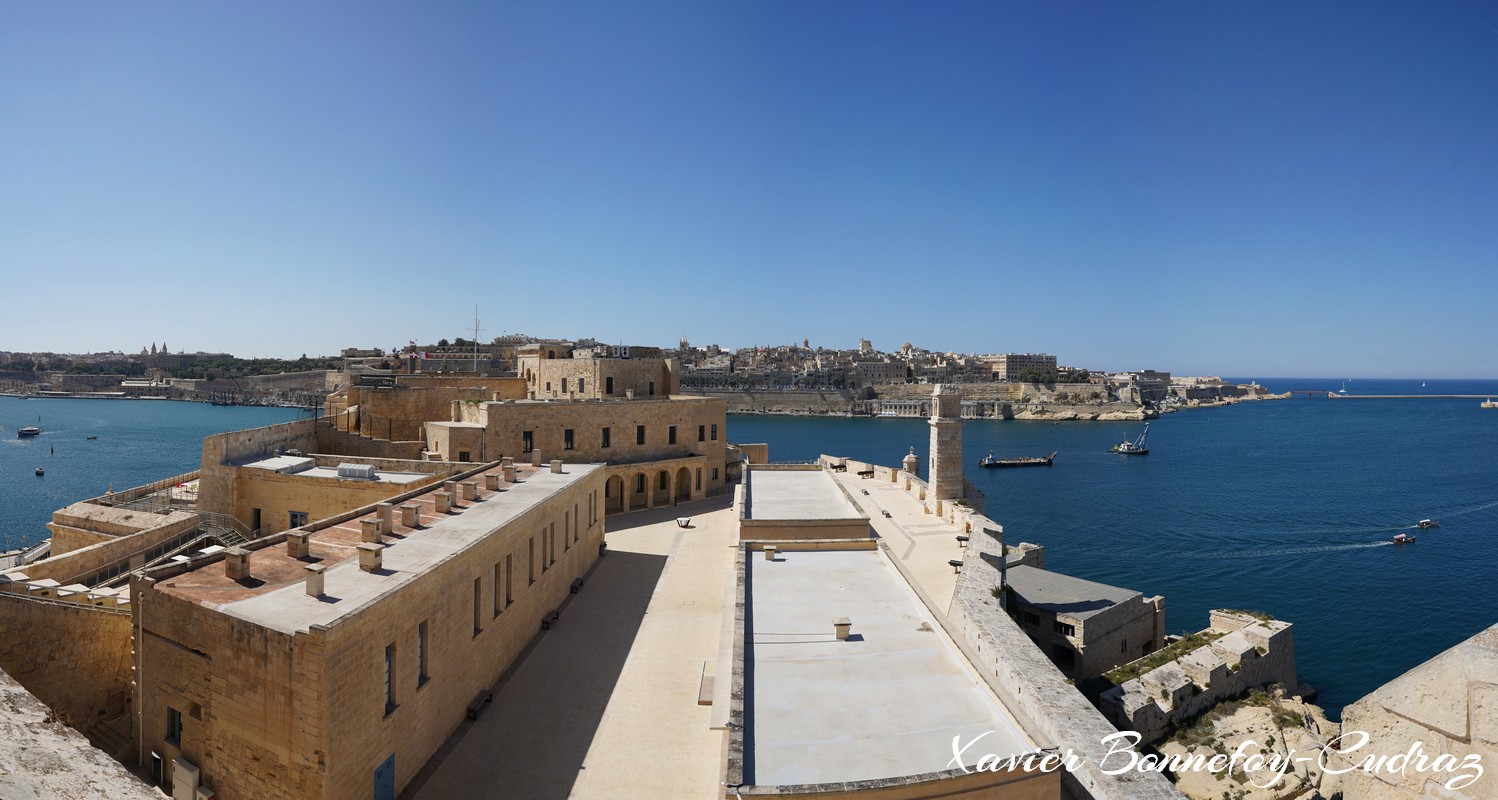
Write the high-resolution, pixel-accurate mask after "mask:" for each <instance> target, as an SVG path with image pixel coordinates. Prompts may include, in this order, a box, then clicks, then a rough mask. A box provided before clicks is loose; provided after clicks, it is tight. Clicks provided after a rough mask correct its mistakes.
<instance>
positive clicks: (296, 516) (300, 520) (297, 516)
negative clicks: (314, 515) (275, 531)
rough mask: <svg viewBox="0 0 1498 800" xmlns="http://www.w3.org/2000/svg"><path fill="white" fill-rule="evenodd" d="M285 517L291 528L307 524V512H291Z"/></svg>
mask: <svg viewBox="0 0 1498 800" xmlns="http://www.w3.org/2000/svg"><path fill="white" fill-rule="evenodd" d="M287 516H288V517H289V520H288V522H289V524H290V525H291V527H293V528H300V527H302V526H303V525H306V524H307V512H305V511H293V512H291V513H290V514H289V515H287Z"/></svg>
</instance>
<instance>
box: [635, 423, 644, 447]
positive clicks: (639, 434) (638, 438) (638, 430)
mask: <svg viewBox="0 0 1498 800" xmlns="http://www.w3.org/2000/svg"><path fill="white" fill-rule="evenodd" d="M644 443H645V426H644V425H636V426H635V444H644Z"/></svg>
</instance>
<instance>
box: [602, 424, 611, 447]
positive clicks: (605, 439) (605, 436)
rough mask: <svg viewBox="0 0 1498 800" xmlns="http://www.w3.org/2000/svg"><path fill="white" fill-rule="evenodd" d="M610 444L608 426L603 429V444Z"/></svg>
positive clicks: (605, 445)
mask: <svg viewBox="0 0 1498 800" xmlns="http://www.w3.org/2000/svg"><path fill="white" fill-rule="evenodd" d="M610 444H611V443H610V442H609V429H608V428H604V429H603V446H604V447H608V446H609V445H610Z"/></svg>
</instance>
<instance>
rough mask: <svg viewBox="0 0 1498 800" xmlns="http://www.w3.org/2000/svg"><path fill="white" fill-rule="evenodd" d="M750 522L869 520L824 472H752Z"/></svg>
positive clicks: (747, 510) (750, 471)
mask: <svg viewBox="0 0 1498 800" xmlns="http://www.w3.org/2000/svg"><path fill="white" fill-rule="evenodd" d="M746 474H747V475H748V476H749V477H748V482H749V505H748V508H747V509H746V514H745V517H746V518H747V519H865V517H864V515H863V514H862V513H861V512H860V511H859V510H858V509H857V508H854V506H853V504H852V503H849V502H848V498H846V497H844V496H843V493H842V491H840V490H839V489H838V488H837V484H835V483H833V481H832V478H831V477H829V476H828V475H827V473H825V472H823V471H822V470H819V469H818V470H767V469H753V468H751V469H749V470H748V471H747V473H746Z"/></svg>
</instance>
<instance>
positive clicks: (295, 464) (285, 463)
mask: <svg viewBox="0 0 1498 800" xmlns="http://www.w3.org/2000/svg"><path fill="white" fill-rule="evenodd" d="M314 464H316V462H315V461H313V460H312V459H311V458H308V457H307V456H271V457H270V458H262V459H259V460H258V461H251V462H249V463H247V464H243V465H241V466H245V467H254V468H255V469H268V470H270V471H272V472H279V473H281V474H283V475H295V476H297V477H299V478H324V479H333V480H337V479H338V469H337V468H336V467H318V466H314ZM433 477H436V476H434V475H431V474H428V473H425V472H389V471H386V470H375V477H374V480H372V481H368V482H369V483H393V484H397V485H400V484H407V483H415V482H416V481H419V480H422V479H423V478H433ZM342 480H363V479H362V478H343V479H342Z"/></svg>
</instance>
